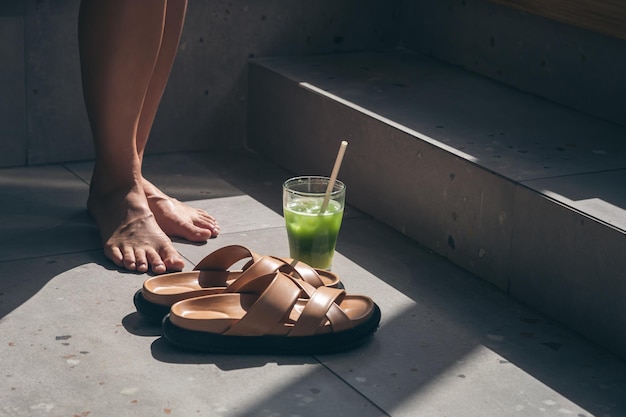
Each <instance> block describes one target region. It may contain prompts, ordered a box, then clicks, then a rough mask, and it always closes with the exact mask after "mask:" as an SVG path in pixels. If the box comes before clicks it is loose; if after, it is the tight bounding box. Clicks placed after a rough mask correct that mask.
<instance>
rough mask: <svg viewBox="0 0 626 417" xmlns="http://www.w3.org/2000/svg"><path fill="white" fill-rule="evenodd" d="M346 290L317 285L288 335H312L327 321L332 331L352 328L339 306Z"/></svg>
mask: <svg viewBox="0 0 626 417" xmlns="http://www.w3.org/2000/svg"><path fill="white" fill-rule="evenodd" d="M345 294H346V292H345V291H344V290H341V289H337V288H330V287H319V288H317V289H316V290H315V293H314V294H313V295H312V296H311V298H310V299H309V301H308V302H307V304H306V305H305V307H304V309H303V310H302V313H301V314H300V317H299V318H298V320H297V321H296V324H295V326H294V327H293V329H292V330H291V331H290V332H289V336H312V335H314V334H316V333H317V331H318V330H319V329H320V328H321V327H322V326H324V325H325V324H326V322H327V321H328V322H329V323H330V325H331V327H332V329H333V332H338V331H342V330H348V329H351V328H352V322H351V320H350V318H349V317H348V316H347V315H346V313H345V312H344V311H343V310H342V309H341V307H339V305H338V304H339V303H341V300H342V299H343V298H344V296H345Z"/></svg>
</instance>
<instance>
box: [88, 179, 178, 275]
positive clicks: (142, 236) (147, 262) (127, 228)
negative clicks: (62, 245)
mask: <svg viewBox="0 0 626 417" xmlns="http://www.w3.org/2000/svg"><path fill="white" fill-rule="evenodd" d="M95 188H96V187H94V186H93V183H92V189H91V190H90V195H89V200H88V201H87V208H88V210H89V212H90V213H91V215H92V216H93V218H94V219H95V221H96V223H97V224H98V227H99V229H100V234H101V236H102V239H103V242H104V253H105V255H106V256H107V257H108V258H109V259H111V260H112V261H113V262H114V263H115V264H116V265H117V266H120V267H124V268H126V269H128V270H130V271H137V272H147V271H148V270H149V269H151V270H152V272H154V273H156V274H162V273H165V272H168V271H180V270H181V269H182V268H183V267H184V265H185V263H184V261H183V259H182V257H181V256H180V255H179V254H178V252H177V251H176V249H175V248H174V246H173V244H172V242H171V240H170V239H169V238H168V237H167V235H166V234H165V233H164V231H163V230H162V229H161V228H160V227H159V225H158V223H157V220H156V218H155V215H154V214H153V213H152V212H151V210H150V207H149V205H148V202H147V199H146V196H145V194H144V191H143V188H142V187H141V185H134V186H131V187H128V189H126V190H120V191H115V192H109V193H106V194H104V193H98V191H97V190H95Z"/></svg>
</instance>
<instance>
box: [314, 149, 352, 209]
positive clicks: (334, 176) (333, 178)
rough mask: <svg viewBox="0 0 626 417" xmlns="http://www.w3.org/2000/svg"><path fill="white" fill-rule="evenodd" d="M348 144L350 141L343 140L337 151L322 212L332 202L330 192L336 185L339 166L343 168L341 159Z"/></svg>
mask: <svg viewBox="0 0 626 417" xmlns="http://www.w3.org/2000/svg"><path fill="white" fill-rule="evenodd" d="M346 146H348V142H346V141H345V140H342V141H341V146H339V152H338V153H337V159H335V166H333V171H332V173H331V174H330V180H329V181H328V187H326V194H325V195H324V201H323V202H322V207H321V208H320V214H322V213H324V212H325V211H326V208H327V207H328V203H329V202H330V194H331V193H332V191H333V187H334V186H335V181H336V180H337V175H338V174H339V168H341V161H342V160H343V154H345V153H346Z"/></svg>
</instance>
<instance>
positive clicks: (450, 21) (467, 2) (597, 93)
mask: <svg viewBox="0 0 626 417" xmlns="http://www.w3.org/2000/svg"><path fill="white" fill-rule="evenodd" d="M401 15H402V16H403V19H404V22H403V33H402V44H403V46H404V47H405V48H407V49H409V50H413V51H416V52H421V53H425V54H428V55H430V56H432V57H435V58H437V59H441V60H443V61H446V62H449V63H452V64H455V65H459V66H461V67H464V68H466V69H469V70H471V71H474V72H477V73H479V74H482V75H485V76H487V77H489V78H493V79H495V80H498V81H501V82H504V83H506V84H509V85H512V86H515V87H517V88H519V89H521V90H523V91H526V92H530V93H534V94H538V95H540V96H542V97H545V98H548V99H550V100H553V101H555V102H557V103H560V104H564V105H566V106H570V107H573V108H575V109H577V110H580V111H582V112H585V113H589V114H593V115H596V116H599V117H601V118H603V119H607V120H611V121H613V122H616V123H620V124H622V125H626V111H624V109H626V77H624V74H626V41H625V40H622V39H617V38H612V37H609V36H604V35H601V34H598V33H595V32H591V31H587V30H584V29H580V28H577V27H574V26H570V25H567V24H564V23H559V22H557V21H554V20H550V19H546V18H543V17H539V16H535V15H532V14H529V13H524V12H521V11H518V10H514V9H512V8H509V7H507V6H502V5H499V4H495V3H492V2H490V1H486V0H450V1H440V0H417V1H413V0H403V3H402V11H401Z"/></svg>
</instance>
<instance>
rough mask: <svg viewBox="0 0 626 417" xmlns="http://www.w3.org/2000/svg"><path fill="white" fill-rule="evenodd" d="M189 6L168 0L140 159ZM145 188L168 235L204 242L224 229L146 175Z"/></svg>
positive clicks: (141, 128) (142, 121)
mask: <svg viewBox="0 0 626 417" xmlns="http://www.w3.org/2000/svg"><path fill="white" fill-rule="evenodd" d="M186 9H187V0H168V1H167V9H166V15H165V27H164V30H163V39H162V42H161V47H160V49H159V54H158V56H157V60H156V64H155V67H154V71H153V73H152V77H151V79H150V83H149V85H148V90H147V92H146V96H145V100H144V103H143V107H142V109H141V114H140V117H139V124H138V127H137V153H138V154H139V158H140V159H141V158H143V153H144V150H145V147H146V143H147V142H148V136H149V135H150V130H151V128H152V124H153V122H154V118H155V116H156V113H157V110H158V107H159V103H160V102H161V97H162V96H163V91H164V90H165V85H166V84H167V79H168V77H169V74H170V71H171V69H172V64H173V63H174V58H175V57H176V51H177V49H178V43H179V41H180V35H181V33H182V30H183V24H184V20H185V12H186ZM143 188H144V192H145V194H146V197H147V199H148V204H149V206H150V209H151V210H152V213H154V216H155V218H156V220H157V222H158V223H159V226H160V227H161V229H163V231H164V232H165V233H166V234H167V235H168V236H172V237H173V236H176V237H182V238H185V239H187V240H190V241H193V242H204V241H206V240H207V239H209V238H210V237H213V236H217V234H218V233H219V230H220V229H219V226H218V224H217V222H216V221H215V219H214V218H213V217H212V216H210V215H209V214H208V213H207V212H205V211H204V210H200V209H196V208H193V207H190V206H188V205H186V204H183V203H181V202H180V201H178V200H176V199H173V198H170V197H169V196H167V195H166V194H165V193H163V192H162V191H161V190H159V189H158V188H157V187H156V186H155V185H154V184H152V183H150V182H149V181H148V180H146V179H145V178H144V180H143Z"/></svg>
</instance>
